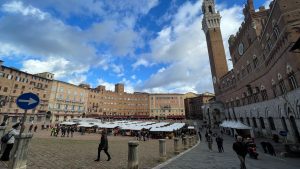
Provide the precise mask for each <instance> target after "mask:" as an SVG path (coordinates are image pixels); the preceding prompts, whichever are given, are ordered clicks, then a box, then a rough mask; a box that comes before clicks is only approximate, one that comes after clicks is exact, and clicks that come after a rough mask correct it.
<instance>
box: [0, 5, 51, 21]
mask: <svg viewBox="0 0 300 169" xmlns="http://www.w3.org/2000/svg"><path fill="white" fill-rule="evenodd" d="M2 9H3V10H4V11H5V12H11V13H21V14H22V15H25V16H27V15H32V16H35V17H38V18H39V19H44V18H45V17H46V15H47V14H46V13H44V12H42V11H41V10H39V9H37V8H34V7H32V6H31V5H29V6H26V7H25V6H24V5H23V2H21V1H12V2H10V3H7V4H4V5H3V6H2Z"/></svg>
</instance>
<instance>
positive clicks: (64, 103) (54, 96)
mask: <svg viewBox="0 0 300 169" xmlns="http://www.w3.org/2000/svg"><path fill="white" fill-rule="evenodd" d="M87 100H88V90H87V89H85V88H82V87H80V86H77V85H73V84H70V83H66V82H62V81H57V80H53V81H52V82H51V88H50V98H49V105H48V110H49V114H50V115H51V119H50V121H51V122H52V123H53V122H61V121H68V120H70V119H73V118H80V117H83V116H85V113H86V110H87Z"/></svg>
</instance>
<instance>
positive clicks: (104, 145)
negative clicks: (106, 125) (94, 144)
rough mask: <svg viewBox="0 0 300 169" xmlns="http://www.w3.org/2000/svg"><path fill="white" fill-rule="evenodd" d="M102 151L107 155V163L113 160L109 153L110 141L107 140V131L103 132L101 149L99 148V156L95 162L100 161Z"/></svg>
mask: <svg viewBox="0 0 300 169" xmlns="http://www.w3.org/2000/svg"><path fill="white" fill-rule="evenodd" d="M101 150H104V153H105V154H106V155H107V158H108V159H107V161H109V160H111V157H110V155H109V153H108V151H107V150H108V140H107V135H106V131H104V130H103V131H102V134H101V139H100V144H99V147H98V156H97V159H96V160H95V161H100V152H101Z"/></svg>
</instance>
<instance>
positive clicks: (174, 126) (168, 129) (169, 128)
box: [150, 123, 185, 132]
mask: <svg viewBox="0 0 300 169" xmlns="http://www.w3.org/2000/svg"><path fill="white" fill-rule="evenodd" d="M184 125H185V123H174V124H171V125H169V126H162V127H155V128H151V129H150V131H164V132H172V131H176V130H179V129H181V128H182V127H183V126H184Z"/></svg>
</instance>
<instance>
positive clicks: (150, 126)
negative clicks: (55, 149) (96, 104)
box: [61, 119, 185, 132]
mask: <svg viewBox="0 0 300 169" xmlns="http://www.w3.org/2000/svg"><path fill="white" fill-rule="evenodd" d="M61 124H62V125H75V124H78V127H97V128H106V129H113V128H116V127H119V128H120V129H123V130H135V131H139V130H142V129H147V130H150V131H153V132H156V131H157V132H158V131H162V132H172V131H174V130H175V131H176V130H179V129H181V128H182V127H183V126H184V125H185V123H173V124H170V123H169V122H153V121H114V122H101V120H98V119H95V120H92V119H78V120H77V121H73V122H62V123H61Z"/></svg>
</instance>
